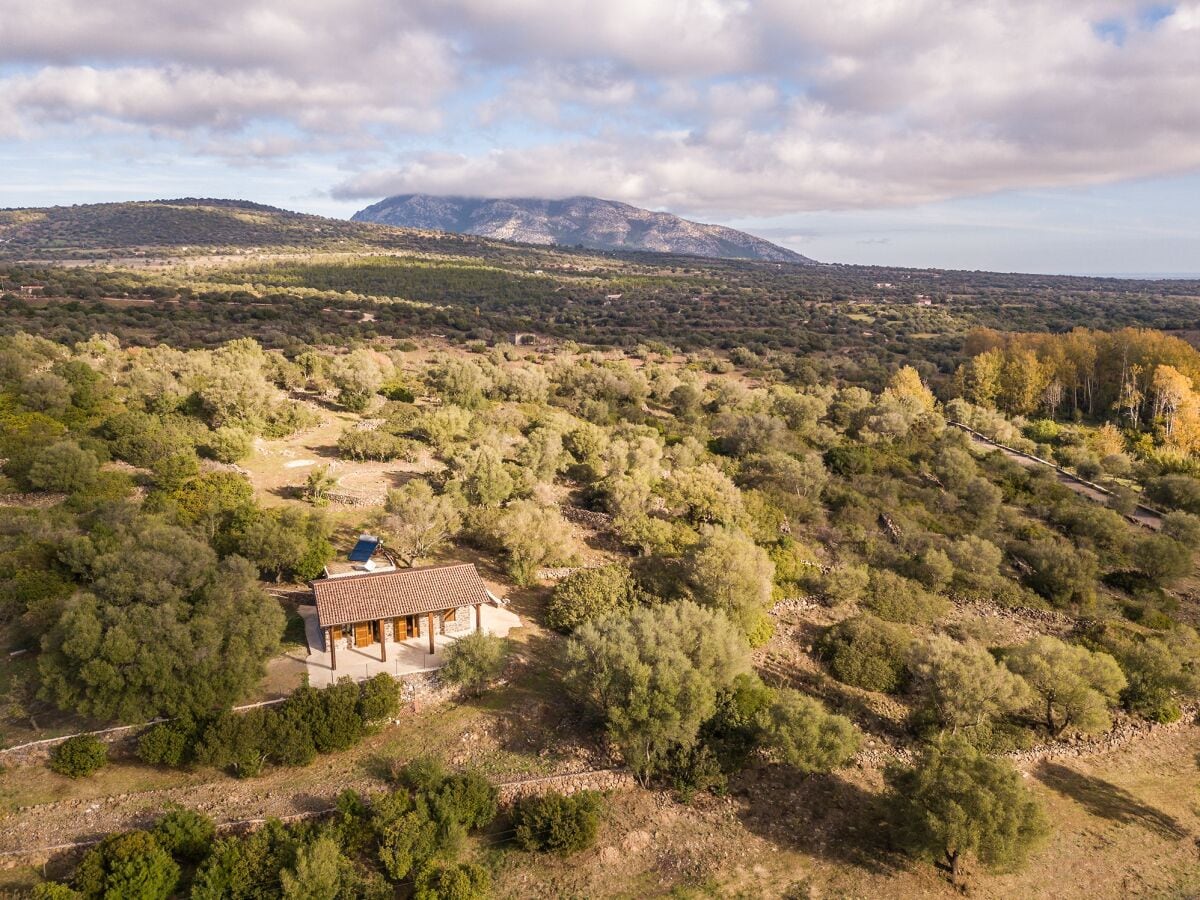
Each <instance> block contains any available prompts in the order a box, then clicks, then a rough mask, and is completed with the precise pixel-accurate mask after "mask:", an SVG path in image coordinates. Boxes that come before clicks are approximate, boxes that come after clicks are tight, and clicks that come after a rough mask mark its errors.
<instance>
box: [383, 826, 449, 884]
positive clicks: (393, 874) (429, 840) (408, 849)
mask: <svg viewBox="0 0 1200 900" xmlns="http://www.w3.org/2000/svg"><path fill="white" fill-rule="evenodd" d="M437 847H438V840H437V823H436V822H434V821H433V820H432V819H431V818H429V815H428V813H427V812H425V811H424V810H414V811H412V812H408V813H405V814H403V815H401V816H398V817H396V818H394V819H393V820H392V821H390V822H388V823H387V824H386V825H384V826H383V827H382V828H381V829H380V831H379V851H378V855H379V863H380V865H382V866H383V870H384V871H385V872H386V873H387V876H388V878H391V879H392V880H393V881H401V880H403V879H404V878H407V877H408V875H409V873H410V872H412V871H414V870H416V869H420V868H422V867H423V866H424V864H425V862H426V861H427V860H429V859H430V858H431V857H432V856H433V854H434V853H435V852H436V851H437Z"/></svg>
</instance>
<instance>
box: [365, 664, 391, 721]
mask: <svg viewBox="0 0 1200 900" xmlns="http://www.w3.org/2000/svg"><path fill="white" fill-rule="evenodd" d="M399 708H400V682H398V681H396V679H395V678H393V677H392V676H391V675H389V674H387V673H386V672H380V673H379V674H378V675H376V676H375V677H374V678H370V679H368V680H367V681H364V682H363V683H362V684H360V685H359V687H358V715H359V717H360V718H361V719H362V720H363V723H364V724H369V723H372V722H383V721H386V720H387V719H390V718H392V716H394V715H396V711H397V710H398V709H399Z"/></svg>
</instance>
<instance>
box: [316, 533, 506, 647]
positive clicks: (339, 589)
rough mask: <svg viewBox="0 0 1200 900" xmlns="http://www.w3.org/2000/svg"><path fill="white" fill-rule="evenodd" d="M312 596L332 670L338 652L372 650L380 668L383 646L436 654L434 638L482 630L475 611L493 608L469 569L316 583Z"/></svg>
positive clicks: (380, 574)
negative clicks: (416, 645) (416, 647)
mask: <svg viewBox="0 0 1200 900" xmlns="http://www.w3.org/2000/svg"><path fill="white" fill-rule="evenodd" d="M356 549H357V548H356ZM365 549H366V548H363V550H364V551H365ZM373 555H374V554H373V553H372V554H370V555H369V556H368V559H369V558H370V556H373ZM312 592H313V599H314V601H315V603H316V608H317V624H318V627H319V629H320V633H321V637H322V640H323V643H324V645H325V649H326V650H328V652H329V654H330V664H331V668H332V669H333V670H336V669H337V651H338V648H339V647H340V648H343V649H350V648H355V649H359V650H361V649H362V648H364V647H371V646H373V645H375V644H378V645H379V659H380V660H381V661H382V662H387V648H388V644H404V643H405V642H421V643H425V642H427V643H428V646H429V653H431V654H433V653H436V652H437V649H436V639H437V637H438V636H439V635H445V636H448V637H460V636H461V635H463V634H465V633H467V632H469V631H472V630H475V631H479V630H482V628H483V619H482V613H481V608H482V607H483V606H484V605H485V604H492V605H497V600H496V598H495V597H494V596H493V595H492V594H491V593H490V592H489V591H488V589H487V585H485V584H484V583H483V579H482V578H480V577H479V572H478V570H476V568H475V566H474V565H473V564H471V563H460V564H457V565H450V566H425V567H421V568H415V569H390V568H389V570H387V571H380V572H371V571H367V572H360V573H356V574H346V575H337V576H333V577H327V578H320V579H317V580H316V581H313V582H312Z"/></svg>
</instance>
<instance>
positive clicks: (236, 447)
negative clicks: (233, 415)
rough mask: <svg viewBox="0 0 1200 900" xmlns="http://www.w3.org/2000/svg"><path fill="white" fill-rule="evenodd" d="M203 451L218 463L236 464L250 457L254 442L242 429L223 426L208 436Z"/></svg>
mask: <svg viewBox="0 0 1200 900" xmlns="http://www.w3.org/2000/svg"><path fill="white" fill-rule="evenodd" d="M201 449H202V450H203V452H204V455H205V456H207V457H209V458H210V459H215V460H216V461H217V462H222V463H235V462H238V461H240V460H243V459H245V458H246V457H247V456H249V455H250V453H251V451H252V450H253V449H254V440H253V438H251V437H250V435H249V434H247V433H246V432H245V431H243V430H242V429H241V428H235V427H234V426H232V425H223V426H222V427H220V428H218V429H216V430H215V431H213V432H212V433H211V434H210V435H209V436H208V438H207V439H206V440H205V441H204V444H203V446H202V447H201Z"/></svg>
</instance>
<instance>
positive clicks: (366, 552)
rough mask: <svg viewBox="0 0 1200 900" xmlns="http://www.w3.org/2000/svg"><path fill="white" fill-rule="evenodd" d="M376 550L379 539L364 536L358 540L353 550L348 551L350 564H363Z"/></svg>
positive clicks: (367, 535)
mask: <svg viewBox="0 0 1200 900" xmlns="http://www.w3.org/2000/svg"><path fill="white" fill-rule="evenodd" d="M378 549H379V538H377V537H372V536H371V535H369V534H364V535H362V536H361V537H360V538H359V539H358V543H357V544H355V545H354V549H353V550H351V551H350V562H359V563H365V562H367V561H368V560H369V559H370V558H371V557H372V556H374V555H375V551H376V550H378Z"/></svg>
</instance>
